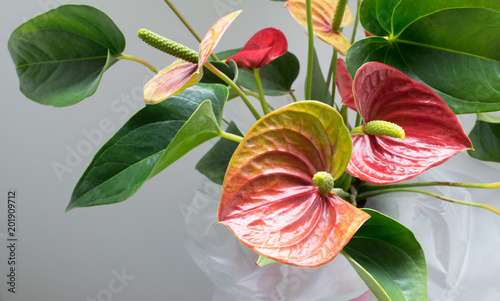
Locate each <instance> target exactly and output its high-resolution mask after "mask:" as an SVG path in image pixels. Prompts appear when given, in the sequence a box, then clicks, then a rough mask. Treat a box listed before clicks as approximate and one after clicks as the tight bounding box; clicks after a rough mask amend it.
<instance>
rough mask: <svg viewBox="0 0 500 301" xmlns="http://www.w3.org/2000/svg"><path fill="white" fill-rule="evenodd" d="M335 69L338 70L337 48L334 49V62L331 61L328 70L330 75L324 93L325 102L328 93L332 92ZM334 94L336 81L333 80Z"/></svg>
mask: <svg viewBox="0 0 500 301" xmlns="http://www.w3.org/2000/svg"><path fill="white" fill-rule="evenodd" d="M333 68H335V69H337V50H336V49H335V48H333V54H332V60H331V61H330V67H329V68H328V75H327V78H326V84H325V89H324V91H323V99H324V100H326V98H327V97H326V96H327V95H328V91H329V90H330V84H331V83H332V76H333V73H334V70H333ZM335 71H336V70H335ZM335 73H336V72H335ZM332 93H335V79H334V80H333V88H332ZM332 107H333V103H332Z"/></svg>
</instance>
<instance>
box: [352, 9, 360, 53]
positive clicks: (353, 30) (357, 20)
mask: <svg viewBox="0 0 500 301" xmlns="http://www.w3.org/2000/svg"><path fill="white" fill-rule="evenodd" d="M357 2H358V3H357V8H356V17H355V18H354V27H353V29H352V36H351V44H354V40H355V39H356V32H357V31H358V23H359V7H360V4H361V1H360V0H358V1H357Z"/></svg>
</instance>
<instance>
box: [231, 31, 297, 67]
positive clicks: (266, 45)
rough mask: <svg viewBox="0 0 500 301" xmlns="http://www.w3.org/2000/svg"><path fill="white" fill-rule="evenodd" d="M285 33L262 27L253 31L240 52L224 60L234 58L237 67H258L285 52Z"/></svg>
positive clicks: (286, 46) (286, 45) (286, 47)
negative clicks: (255, 31)
mask: <svg viewBox="0 0 500 301" xmlns="http://www.w3.org/2000/svg"><path fill="white" fill-rule="evenodd" d="M287 49H288V43H287V41H286V37H285V35H284V34H283V33H282V32H281V31H280V30H279V29H276V28H272V27H269V28H264V29H262V30H259V31H258V32H257V33H255V34H254V35H253V36H252V37H251V38H250V40H248V42H247V43H246V44H245V46H243V48H241V50H240V52H238V53H236V54H234V55H232V56H230V57H229V58H228V59H227V60H226V61H230V60H234V61H235V62H236V64H237V65H238V67H239V68H246V69H250V70H253V69H258V68H261V67H263V66H265V65H267V64H269V63H270V62H272V61H273V60H275V59H276V58H278V57H279V56H281V55H283V54H285V53H286V51H287Z"/></svg>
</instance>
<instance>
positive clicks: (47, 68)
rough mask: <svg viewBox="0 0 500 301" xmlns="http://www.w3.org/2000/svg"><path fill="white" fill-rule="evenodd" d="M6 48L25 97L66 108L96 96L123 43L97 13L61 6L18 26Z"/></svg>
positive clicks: (81, 7) (89, 8)
mask: <svg viewBox="0 0 500 301" xmlns="http://www.w3.org/2000/svg"><path fill="white" fill-rule="evenodd" d="M8 47H9V52H10V55H11V57H12V60H13V61H14V64H15V66H16V71H17V74H18V77H19V82H20V89H21V91H22V92H23V93H24V95H25V96H26V97H28V98H30V99H32V100H33V101H36V102H38V103H41V104H45V105H52V106H55V107H64V106H69V105H73V104H75V103H77V102H79V101H81V100H82V99H84V98H86V97H88V96H90V95H92V94H94V92H95V91H96V89H97V86H98V85H99V82H100V80H101V77H102V75H103V73H104V71H106V70H107V69H108V68H109V67H110V66H111V65H113V64H114V63H115V62H116V61H117V55H119V54H120V53H121V52H122V51H123V49H124V48H125V38H124V36H123V34H122V33H121V31H120V30H119V29H118V27H116V25H115V24H114V23H113V21H112V20H111V19H110V18H109V17H108V16H107V15H105V14H104V13H103V12H101V11H100V10H98V9H96V8H94V7H92V6H87V5H62V6H60V7H58V8H56V9H53V10H50V11H48V12H46V13H43V14H41V15H39V16H37V17H34V18H33V19H31V20H29V21H27V22H26V23H24V24H22V25H21V26H19V27H18V28H17V29H16V30H14V31H13V32H12V34H11V36H10V38H9V42H8Z"/></svg>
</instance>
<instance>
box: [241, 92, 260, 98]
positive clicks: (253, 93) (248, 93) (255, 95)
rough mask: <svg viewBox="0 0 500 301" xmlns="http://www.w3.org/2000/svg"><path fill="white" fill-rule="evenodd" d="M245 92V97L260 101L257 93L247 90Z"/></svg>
mask: <svg viewBox="0 0 500 301" xmlns="http://www.w3.org/2000/svg"><path fill="white" fill-rule="evenodd" d="M243 92H244V93H245V95H248V96H252V97H253V98H255V99H259V94H257V93H255V92H253V91H247V90H245V91H243Z"/></svg>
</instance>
